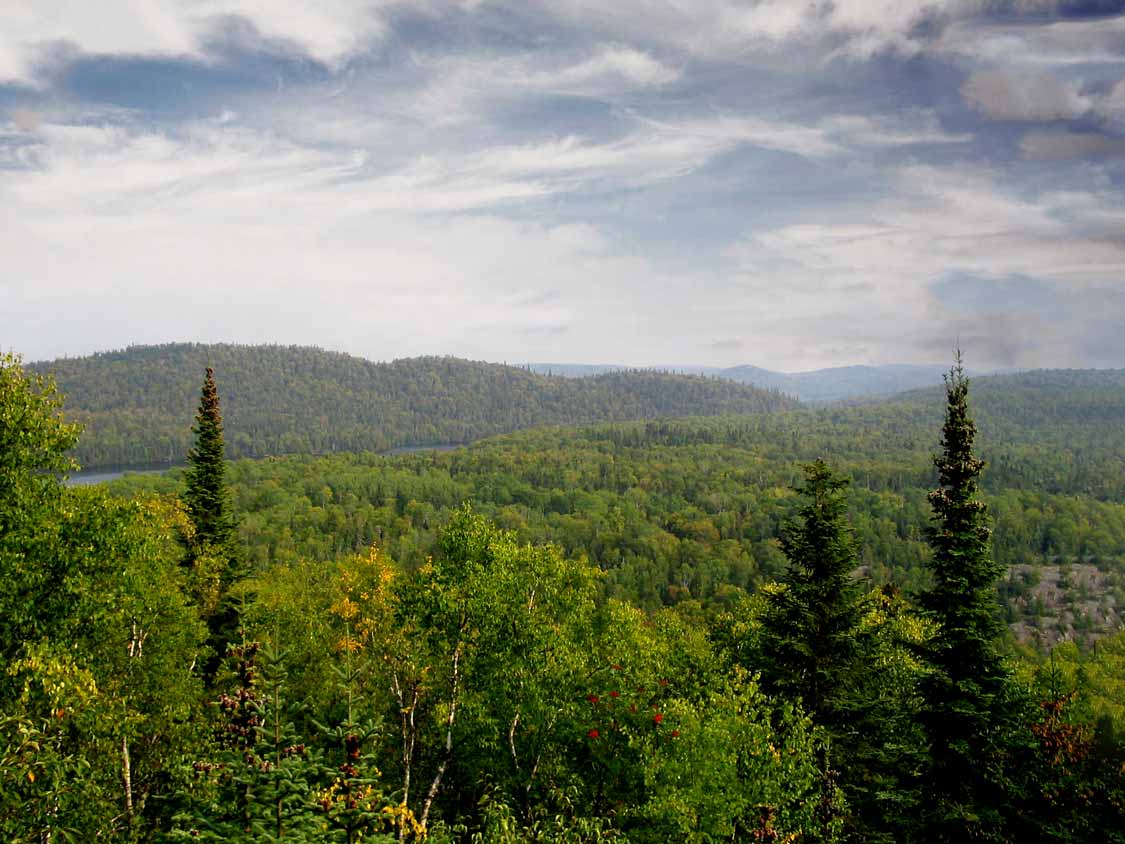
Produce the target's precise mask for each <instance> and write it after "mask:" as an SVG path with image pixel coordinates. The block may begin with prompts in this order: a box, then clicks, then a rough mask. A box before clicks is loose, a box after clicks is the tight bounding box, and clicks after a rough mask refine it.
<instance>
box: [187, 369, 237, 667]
mask: <svg viewBox="0 0 1125 844" xmlns="http://www.w3.org/2000/svg"><path fill="white" fill-rule="evenodd" d="M192 431H193V432H194V434H195V445H194V446H193V447H192V449H191V450H190V451H189V452H188V469H187V472H186V473H185V477H184V480H185V484H186V487H187V488H186V490H185V492H184V496H183V500H184V505H185V509H186V510H187V513H188V517H189V518H190V520H191V523H192V526H193V527H194V536H193V537H192V539H191V542H190V547H189V552H188V559H187V564H188V565H189V566H190V568H191V570H192V581H193V583H194V585H193V589H192V591H193V592H194V599H195V601H196V603H197V606H198V608H199V611H200V614H201V616H202V617H203V619H204V620H205V621H206V622H207V628H208V631H209V635H208V639H207V645H208V647H209V648H210V650H211V656H210V658H209V659H208V660H207V661H206V662H205V663H204V666H203V675H204V678H205V679H206V680H207V682H208V683H210V682H211V681H212V680H213V679H214V677H215V672H216V671H217V670H218V668H219V665H220V663H221V662H222V660H223V658H224V656H225V655H226V651H227V648H228V647H229V646H230V644H231V643H232V642H234V641H236V640H237V630H238V627H239V616H240V613H239V606H238V602H237V600H236V598H237V596H235V595H233V594H232V593H231V586H232V584H234V582H235V581H237V580H238V579H239V578H240V577H241V575H242V574H243V572H242V570H241V569H240V567H239V563H238V555H237V553H236V551H235V548H234V520H233V519H232V518H231V513H230V499H229V492H228V490H227V486H226V479H225V475H226V463H225V461H224V453H223V418H222V414H221V413H220V412H219V392H218V390H217V389H216V387H215V374H214V371H213V370H212V369H211V367H207V370H206V374H205V376H204V379H203V388H202V390H201V394H200V398H199V410H198V412H197V413H196V416H195V425H193V426H192Z"/></svg>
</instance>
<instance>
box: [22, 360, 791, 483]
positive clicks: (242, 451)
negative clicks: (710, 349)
mask: <svg viewBox="0 0 1125 844" xmlns="http://www.w3.org/2000/svg"><path fill="white" fill-rule="evenodd" d="M206 366H211V367H213V368H214V370H215V373H216V379H217V381H218V383H219V388H220V389H221V390H222V393H223V400H224V403H225V413H226V419H227V423H228V427H229V428H230V432H231V433H230V436H229V437H228V438H227V455H228V457H260V456H266V455H277V454H294V453H313V454H327V453H330V452H334V451H365V450H370V451H382V450H385V449H388V448H393V447H395V446H403V445H419V444H422V445H428V444H433V443H465V442H471V441H473V440H477V439H480V438H481V437H485V436H489V435H492V434H498V433H504V432H508V431H515V430H519V429H522V428H531V427H535V426H537V425H551V424H579V423H585V422H606V421H614V420H626V419H652V418H656V417H665V416H684V415H688V414H694V415H712V414H721V413H759V412H768V411H773V410H780V409H786V408H792V407H795V406H796V404H797V403H796V401H795V400H793V399H791V398H788V397H786V396H784V395H782V394H780V393H777V392H771V391H767V390H760V389H757V388H754V387H751V386H748V385H744V384H736V383H734V382H731V381H724V380H718V379H713V378H704V377H702V376H686V375H673V374H667V373H660V372H639V371H630V372H615V373H609V374H605V375H602V376H599V377H597V378H591V379H584V380H573V379H567V378H561V377H549V376H546V375H539V374H536V373H533V372H529V371H527V370H525V369H519V368H516V367H510V366H502V365H499V364H489V363H479V362H474V361H466V360H460V359H458V358H450V357H444V358H441V357H425V358H411V359H404V360H396V361H394V362H392V363H372V362H370V361H367V360H364V359H362V358H356V357H352V356H350V355H345V354H340V353H337V352H327V351H324V350H322V349H316V348H309V347H300V346H237V345H223V344H219V345H203V344H168V345H162V346H131V347H129V348H128V349H125V350H124V351H119V352H105V353H101V354H96V355H92V356H90V357H84V358H64V359H60V360H56V361H51V362H47V363H39V364H35V365H34V366H33V367H30V368H31V369H32V370H33V371H35V372H41V373H47V372H50V373H52V374H53V375H54V376H55V378H56V381H57V383H58V384H59V389H60V390H61V391H62V392H63V393H64V394H65V395H66V396H67V407H68V411H69V412H70V414H71V416H72V417H73V418H74V419H75V420H76V421H78V422H81V423H82V424H83V425H84V426H85V433H84V435H83V438H82V440H81V442H80V443H79V445H78V448H77V450H76V452H75V456H76V457H77V459H78V461H79V462H80V463H81V465H82V466H83V467H85V468H87V469H92V468H96V467H99V466H121V465H140V464H152V463H167V464H171V463H179V462H181V461H182V460H183V458H184V455H185V454H186V453H187V449H188V445H189V443H190V441H191V430H190V425H189V422H190V419H191V413H192V408H193V402H194V400H195V395H196V390H197V386H198V385H197V384H195V379H196V378H197V377H198V376H197V374H198V373H200V372H202V371H203V369H204V367H206Z"/></svg>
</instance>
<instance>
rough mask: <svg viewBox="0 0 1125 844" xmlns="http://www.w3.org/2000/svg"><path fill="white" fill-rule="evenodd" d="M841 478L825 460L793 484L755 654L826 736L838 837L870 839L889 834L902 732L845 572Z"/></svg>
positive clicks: (851, 540) (847, 533) (852, 554)
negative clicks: (781, 561)
mask: <svg viewBox="0 0 1125 844" xmlns="http://www.w3.org/2000/svg"><path fill="white" fill-rule="evenodd" d="M848 484H849V481H848V479H847V478H842V477H840V476H838V475H836V474H834V473H833V472H832V470H831V469H829V468H828V466H827V465H825V463H824V462H823V461H820V460H818V461H816V462H815V463H812V464H810V465H809V466H806V467H805V484H804V486H803V487H800V488H799V490H798V491H799V492H800V493H801V494H802V495H803V496H804V497H805V502H804V504H803V505H802V506H801V508H800V510H799V511H798V518H796V519H792V520H790V521H789V522H787V523H786V525H785V527H784V529H783V531H782V538H781V547H782V550H783V551H784V552H785V556H786V557H787V558H788V560H789V567H788V570H787V572H786V576H785V579H784V582H785V589H784V590H782V591H778V592H774V593H772V594H770V596H769V599H768V605H767V608H766V612H765V614H764V615H763V618H762V633H761V636H760V639H759V661H760V666H761V676H762V684H763V687H764V688H765V689H766V690H767V691H768V692H772V693H774V694H781V695H783V696H785V697H786V698H790V699H797V700H800V701H801V703H802V705H803V706H804V709H805V711H806V712H808V713H809V715H811V716H812V719H813V722H814V723H816V724H817V725H818V726H820V727H821V728H823V729H824V730H825V731H826V732H827V734H828V735H829V737H830V738H831V743H830V745H829V752H828V754H827V757H826V759H825V776H826V777H830V778H837V779H838V782H839V785H840V787H841V788H842V789H843V791H844V794H845V795H846V797H847V803H848V808H849V814H848V816H846V817H845V818H844V819H843V821H844V822H843V833H844V836H845V840H850V841H862V842H864V843H865V844H873V843H874V842H884V841H890V840H893V839H892V838H891V837H890V833H889V832H888V830H889V828H890V827H891V825H892V821H891V819H890V818H889V817H888V815H889V814H893V813H894V812H895V811H896V810H897V809H899V808H901V806H902V800H901V799H900V796H899V792H900V791H901V789H899V775H898V774H897V771H898V770H899V769H900V768H901V767H902V761H903V759H902V756H903V754H902V752H901V749H900V748H901V745H902V735H901V732H902V731H901V730H900V729H899V727H900V726H901V725H900V724H899V723H898V722H899V721H900V720H901V718H900V717H897V713H888V712H887V711H886V709H887V706H886V703H885V701H886V698H887V695H888V692H890V691H891V690H890V689H889V688H888V687H887V684H886V682H885V681H884V680H882V679H881V677H880V672H879V670H878V669H877V667H876V664H875V663H876V662H877V660H878V657H879V654H878V653H877V647H876V644H875V642H874V640H873V638H872V637H871V635H870V632H869V631H865V630H864V629H863V616H864V613H865V612H866V610H867V609H868V606H867V602H866V599H865V596H864V594H863V592H862V589H861V587H860V584H859V583H858V582H857V581H856V579H855V578H854V577H853V576H852V572H853V571H854V570H855V569H856V567H857V565H858V554H857V548H856V542H855V537H854V535H853V533H852V529H851V527H850V525H849V524H848V521H847V512H846V511H847V499H846V495H847V487H848ZM888 810H889V811H888Z"/></svg>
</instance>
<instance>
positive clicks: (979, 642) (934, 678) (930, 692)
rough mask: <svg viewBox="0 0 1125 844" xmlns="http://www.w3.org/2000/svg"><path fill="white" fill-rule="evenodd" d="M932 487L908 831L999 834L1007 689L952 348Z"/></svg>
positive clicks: (987, 532)
mask: <svg viewBox="0 0 1125 844" xmlns="http://www.w3.org/2000/svg"><path fill="white" fill-rule="evenodd" d="M945 393H946V414H945V425H944V427H943V429H942V441H941V444H942V452H941V454H940V455H938V456H936V457H935V458H934V464H935V465H936V466H937V469H938V477H939V486H938V488H937V489H936V490H934V491H933V492H931V493H930V495H929V499H930V505H931V507H932V509H933V522H934V523H933V524H932V525H931V526H930V527H929V528H928V529H927V537H928V539H929V543H930V545H931V547H932V548H933V559H932V562H931V563H930V568H931V572H932V576H933V585H932V587H931V588H930V589H929V590H928V591H926V592H924V593H923V594H922V595H921V604H922V607H923V609H924V611H925V612H926V614H927V615H928V616H929V617H930V618H931V619H932V620H933V621H934V622H936V625H937V631H936V633H935V635H934V637H933V638H932V639H931V640H930V642H929V643H928V645H927V646H926V648H925V650H924V658H925V661H926V663H927V664H928V667H929V669H930V670H929V672H928V673H927V674H926V676H925V677H924V678H923V680H922V683H921V689H920V691H921V693H922V697H923V704H922V711H921V715H920V719H921V723H922V727H923V730H924V732H925V735H926V739H927V741H928V744H929V757H930V758H929V763H928V766H927V770H926V772H925V774H924V776H923V783H922V792H923V793H922V798H923V805H924V806H927V807H928V812H927V816H926V817H925V818H924V819H923V824H922V826H921V827H920V831H919V835H918V837H919V838H920V839H922V840H927V841H941V842H961V841H969V840H1004V839H1005V837H1006V833H1005V822H1006V817H1007V816H1008V811H1009V809H1008V807H1009V805H1010V801H1009V799H1008V795H1007V794H1006V789H1005V786H1004V785H1003V783H1004V780H1005V775H1004V772H1003V769H1004V767H1005V755H1006V750H1007V749H1008V748H1007V747H1006V744H1007V742H1009V741H1010V740H1011V737H1012V735H1013V732H1012V727H1013V720H1012V719H1013V716H1014V715H1015V706H1016V703H1015V696H1014V688H1013V685H1012V680H1011V676H1010V674H1009V671H1008V669H1007V667H1006V666H1005V664H1004V660H1003V658H1002V657H1001V655H1000V653H999V651H998V649H997V639H998V636H999V634H1000V630H1001V628H1000V621H999V616H998V598H997V593H996V581H997V579H998V578H999V577H1000V574H1001V571H1002V569H1001V567H1000V566H999V565H998V564H997V563H996V562H995V561H994V560H993V559H992V554H991V550H990V538H991V529H990V528H989V525H988V515H987V509H986V507H985V504H984V502H983V501H981V499H980V495H979V478H980V474H981V470H982V469H983V467H984V461H983V460H980V459H979V458H977V457H976V455H975V454H974V453H973V440H974V438H975V436H976V426H975V425H974V423H973V420H972V417H971V416H970V414H969V405H968V394H969V379H968V378H967V377H966V376H965V372H964V369H963V367H962V362H961V355H960V353H959V352H958V354H957V357H956V360H955V363H954V366H953V368H952V369H951V371H950V373H949V374H948V375H947V376H946V377H945Z"/></svg>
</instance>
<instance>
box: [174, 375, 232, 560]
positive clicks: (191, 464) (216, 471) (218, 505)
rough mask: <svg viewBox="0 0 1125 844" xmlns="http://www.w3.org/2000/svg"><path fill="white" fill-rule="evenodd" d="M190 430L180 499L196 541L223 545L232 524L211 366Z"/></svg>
mask: <svg viewBox="0 0 1125 844" xmlns="http://www.w3.org/2000/svg"><path fill="white" fill-rule="evenodd" d="M191 430H192V433H194V434H195V445H194V447H193V448H192V449H191V450H190V451H189V452H188V470H187V472H186V474H185V477H184V479H185V481H186V483H187V492H186V493H185V494H184V503H185V504H186V505H187V511H188V515H189V516H190V517H191V521H192V524H193V525H195V537H196V542H198V543H200V544H203V543H206V544H208V545H212V546H217V547H225V546H227V545H228V543H229V542H230V538H231V534H232V532H233V529H234V524H233V521H232V520H231V517H230V504H229V501H228V494H227V487H226V482H225V474H226V463H225V462H224V454H223V418H222V414H221V413H220V412H219V392H218V390H217V389H216V387H215V373H214V371H213V370H212V369H211V367H207V370H206V375H205V377H204V379H203V389H202V391H201V394H200V397H199V411H198V412H197V413H196V415H195V425H193V426H192V429H191Z"/></svg>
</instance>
